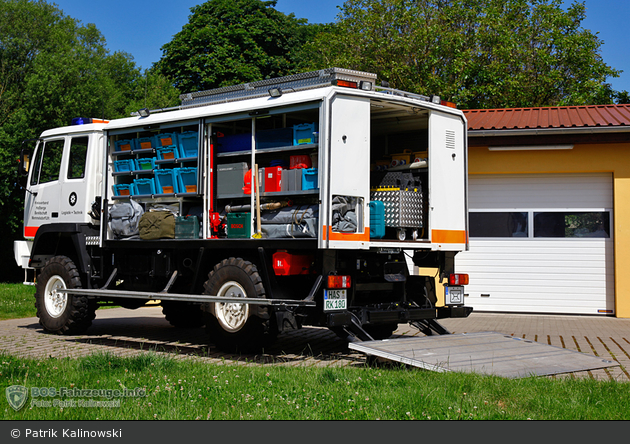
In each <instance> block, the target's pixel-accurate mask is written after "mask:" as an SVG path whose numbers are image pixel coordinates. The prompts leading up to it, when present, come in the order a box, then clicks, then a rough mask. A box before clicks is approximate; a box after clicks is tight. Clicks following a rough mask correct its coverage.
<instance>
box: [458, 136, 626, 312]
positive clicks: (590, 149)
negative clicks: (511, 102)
mask: <svg viewBox="0 0 630 444" xmlns="http://www.w3.org/2000/svg"><path fill="white" fill-rule="evenodd" d="M535 173H612V177H613V193H614V196H613V201H614V211H613V231H614V242H615V315H616V316H617V317H619V318H630V273H629V272H628V270H630V143H610V144H584V145H575V146H574V147H573V149H571V150H523V151H490V150H488V148H487V147H471V148H469V150H468V174H469V175H475V174H535Z"/></svg>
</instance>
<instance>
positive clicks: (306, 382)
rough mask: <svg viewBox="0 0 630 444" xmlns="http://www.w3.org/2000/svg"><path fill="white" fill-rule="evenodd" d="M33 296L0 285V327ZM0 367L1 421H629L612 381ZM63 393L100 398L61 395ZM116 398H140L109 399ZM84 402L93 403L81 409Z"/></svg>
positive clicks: (189, 367)
mask: <svg viewBox="0 0 630 444" xmlns="http://www.w3.org/2000/svg"><path fill="white" fill-rule="evenodd" d="M33 293H34V287H32V286H30V287H29V286H25V285H22V284H0V319H12V318H22V317H31V316H35V307H34V299H35V298H34V296H33ZM0 362H1V363H0V391H4V390H5V389H6V388H7V387H9V386H12V385H23V386H25V387H26V388H27V389H28V390H29V397H28V400H27V403H26V405H25V406H24V407H23V408H21V409H20V410H19V411H15V410H14V409H13V408H12V407H10V406H9V404H8V402H7V401H6V400H3V401H2V404H1V405H0V419H3V420H67V419H85V420H90V419H101V420H124V419H158V420H161V419H182V420H185V419H189V420H207V419H212V420H222V419H228V420H240V419H257V420H341V419H351V420H377V419H380V420H414V419H416V420H419V419H432V420H442V419H455V420H463V419H466V420H468V419H484V420H495V419H511V420H527V419H533V420H543V419H544V420H547V419H549V420H586V419H589V420H595V419H598V420H622V419H623V420H628V419H630V410H628V408H627V406H628V405H630V390H629V385H628V384H627V383H618V382H614V381H594V380H589V379H571V378H558V379H551V378H526V379H516V380H510V379H504V378H498V377H489V376H480V375H470V374H458V373H432V372H428V371H423V370H420V369H416V368H408V367H403V366H397V365H395V366H391V367H381V368H375V367H364V368H350V367H344V368H330V367H329V368H318V367H297V368H296V367H284V366H261V365H252V366H249V365H243V364H240V365H216V364H207V363H204V362H200V361H193V360H182V359H177V358H176V357H175V356H164V355H160V354H155V353H152V352H149V353H145V354H143V355H141V356H138V357H127V358H122V357H118V356H113V355H104V354H97V355H92V356H88V357H81V358H73V359H55V358H50V359H43V360H36V359H22V358H17V357H14V356H10V355H6V354H0ZM33 388H35V392H37V390H38V389H40V390H39V392H40V393H39V394H40V396H33V394H34V392H33ZM41 388H54V389H55V390H56V391H57V393H54V392H53V391H51V390H49V391H47V392H46V391H45V390H41ZM62 388H66V389H68V390H73V389H91V390H95V389H96V390H99V389H101V390H105V392H99V393H97V395H99V396H84V395H83V394H78V395H76V396H68V394H67V393H66V394H65V395H61V394H60V393H59V392H60V391H61V389H62ZM124 389H127V390H134V389H140V392H141V393H138V392H133V394H144V396H129V397H112V396H111V395H112V391H113V390H124ZM73 393H74V392H73ZM108 393H109V397H108ZM43 394H46V395H50V394H55V396H42V395H43ZM89 401H97V402H96V403H94V402H92V404H88V406H86V405H85V404H86V403H88V402H89ZM99 402H100V403H101V404H99ZM103 402H106V403H105V404H103Z"/></svg>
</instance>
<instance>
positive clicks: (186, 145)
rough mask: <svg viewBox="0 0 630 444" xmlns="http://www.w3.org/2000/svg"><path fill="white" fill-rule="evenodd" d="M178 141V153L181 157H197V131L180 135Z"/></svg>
mask: <svg viewBox="0 0 630 444" xmlns="http://www.w3.org/2000/svg"><path fill="white" fill-rule="evenodd" d="M178 139H179V152H180V154H181V155H182V157H197V153H198V152H199V137H198V135H197V131H188V132H185V133H181V134H179V136H178Z"/></svg>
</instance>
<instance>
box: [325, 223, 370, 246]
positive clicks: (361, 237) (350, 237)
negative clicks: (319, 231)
mask: <svg viewBox="0 0 630 444" xmlns="http://www.w3.org/2000/svg"><path fill="white" fill-rule="evenodd" d="M323 233H324V240H332V241H352V242H369V241H370V228H369V227H365V231H364V232H363V233H339V232H336V231H333V230H332V227H329V226H327V225H324V231H323Z"/></svg>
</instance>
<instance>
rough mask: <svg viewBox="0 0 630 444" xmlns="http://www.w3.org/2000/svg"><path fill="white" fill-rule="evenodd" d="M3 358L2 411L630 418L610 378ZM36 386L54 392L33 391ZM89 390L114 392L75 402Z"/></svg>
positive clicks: (11, 416) (150, 359) (6, 414)
mask: <svg viewBox="0 0 630 444" xmlns="http://www.w3.org/2000/svg"><path fill="white" fill-rule="evenodd" d="M0 360H1V364H0V390H2V391H4V389H5V388H6V387H8V386H11V385H23V386H25V387H27V388H28V389H29V392H30V394H29V397H28V401H27V403H26V405H25V406H24V407H23V408H22V409H21V410H19V411H15V410H14V409H13V408H11V407H10V406H9V405H8V403H7V402H6V401H3V403H4V408H2V409H1V410H0V419H3V420H69V419H86V420H87V419H90V420H94V419H100V420H121V419H141V420H146V419H157V420H164V419H167V420H170V419H172V420H174V419H181V420H208V419H210V420H222V419H227V420H240V419H245V420H246V419H256V420H342V419H350V420H379V419H380V420H414V419H415V420H421V419H432V420H444V419H450V420H464V419H465V420H479V419H482V420H506V419H511V420H527V419H532V420H587V419H588V420H594V419H599V420H622V419H625V420H628V419H630V411H629V410H628V408H627V406H628V405H629V404H630V390H628V385H627V384H624V383H618V382H611V381H595V380H589V379H570V378H567V379H556V380H554V379H549V378H526V379H517V380H511V379H504V378H498V377H488V376H480V375H470V374H458V373H432V372H428V371H423V370H419V369H414V368H407V367H401V366H394V367H390V368H370V367H365V368H347V367H345V368H317V367H283V366H259V365H254V366H248V365H216V364H207V363H203V362H199V361H192V360H179V359H175V358H174V357H165V356H162V355H158V354H155V353H150V352H149V353H146V354H143V355H141V356H138V357H127V358H122V357H117V356H112V355H104V354H100V355H92V356H89V357H84V358H76V359H52V358H49V359H44V360H33V359H19V358H16V357H12V356H7V355H0ZM33 387H36V388H40V392H41V388H42V387H47V388H54V389H55V390H56V391H57V394H56V396H52V397H50V396H47V397H44V396H39V397H33V396H32V388H33ZM64 387H65V388H66V389H67V390H75V389H92V390H93V389H102V390H105V392H103V393H102V394H104V395H105V396H97V397H86V396H82V395H81V394H78V393H76V392H73V393H74V394H75V396H74V397H70V396H68V395H67V393H66V396H61V395H60V394H59V392H60V391H61V390H62V388H64ZM115 389H118V390H124V389H127V390H134V389H140V391H139V392H138V391H136V392H133V393H134V394H143V393H144V394H145V396H138V397H126V398H117V397H111V398H109V399H108V398H107V396H106V395H107V390H109V391H110V392H109V393H111V391H112V390H115ZM50 393H52V391H50ZM90 400H92V401H101V402H102V401H113V402H110V404H109V405H107V406H103V405H101V406H97V407H94V406H92V407H87V406H85V405H80V402H86V401H90ZM73 401H74V405H72V402H73ZM45 402H47V403H48V404H46V403H45ZM64 403H65V405H64Z"/></svg>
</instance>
